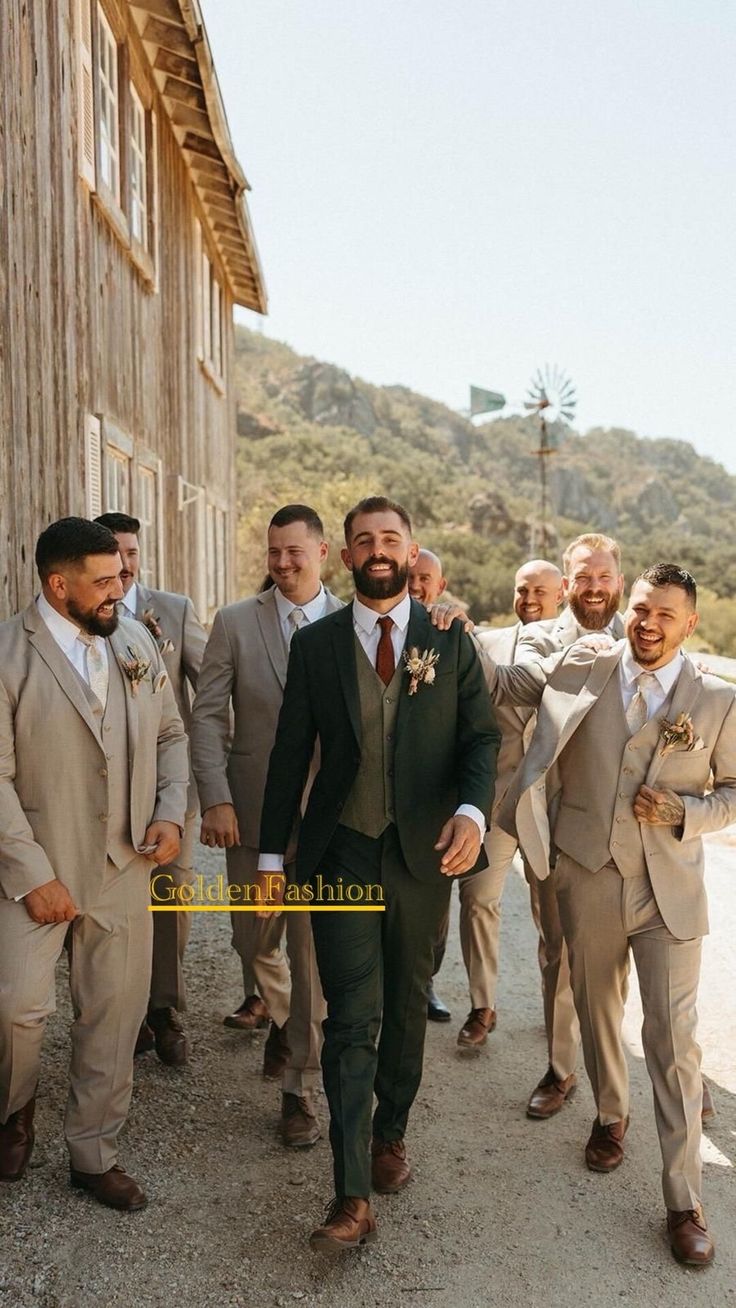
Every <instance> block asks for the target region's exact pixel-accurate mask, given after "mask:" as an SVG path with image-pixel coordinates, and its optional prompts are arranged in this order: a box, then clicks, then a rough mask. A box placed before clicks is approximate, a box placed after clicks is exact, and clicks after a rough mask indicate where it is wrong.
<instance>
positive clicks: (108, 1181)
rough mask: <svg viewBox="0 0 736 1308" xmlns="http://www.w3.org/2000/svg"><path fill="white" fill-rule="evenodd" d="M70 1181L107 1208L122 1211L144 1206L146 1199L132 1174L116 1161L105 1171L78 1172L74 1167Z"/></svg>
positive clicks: (126, 1211) (130, 1210)
mask: <svg viewBox="0 0 736 1308" xmlns="http://www.w3.org/2000/svg"><path fill="white" fill-rule="evenodd" d="M70 1178H71V1183H72V1185H73V1186H76V1188H77V1190H87V1191H89V1193H90V1194H91V1195H93V1196H94V1198H95V1199H98V1200H99V1202H100V1203H101V1204H107V1207H108V1208H118V1209H120V1211H121V1212H124V1213H134V1212H137V1210H138V1209H139V1208H145V1206H146V1204H147V1203H148V1200H147V1198H146V1195H145V1192H144V1191H143V1190H142V1189H141V1187H140V1186H139V1184H138V1182H137V1181H134V1180H133V1177H132V1176H128V1173H127V1172H125V1171H123V1169H122V1167H119V1166H118V1164H117V1163H114V1164H113V1166H112V1167H111V1168H110V1169H109V1171H107V1172H99V1173H97V1172H78V1171H77V1170H76V1169H75V1168H74V1167H72V1169H71V1171H70Z"/></svg>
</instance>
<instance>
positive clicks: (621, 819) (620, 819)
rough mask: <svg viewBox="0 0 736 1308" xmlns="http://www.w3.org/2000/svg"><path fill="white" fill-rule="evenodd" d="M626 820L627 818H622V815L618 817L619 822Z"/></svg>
mask: <svg viewBox="0 0 736 1308" xmlns="http://www.w3.org/2000/svg"><path fill="white" fill-rule="evenodd" d="M625 820H626V819H625V818H622V817H617V818H616V821H617V822H624V821H625Z"/></svg>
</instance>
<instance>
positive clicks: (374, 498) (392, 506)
mask: <svg viewBox="0 0 736 1308" xmlns="http://www.w3.org/2000/svg"><path fill="white" fill-rule="evenodd" d="M359 513H395V514H396V515H397V516H398V517H399V518H401V521H402V522H403V524H404V526H405V527H406V529H407V531H408V532H409V535H410V536H411V518H410V517H409V514H408V513H407V511H406V509H405V508H404V506H403V504H399V502H398V500H390V499H388V498H387V497H386V496H385V495H368V496H367V497H366V499H364V500H360V501H359V503H358V504H356V505H355V506H354V507H353V508H352V509H351V510H350V512H349V513H348V514H347V516H346V518H345V523H344V529H345V540H346V541H348V542H349V541H350V528H351V527H352V525H353V518H356V517H357V516H358V514H359Z"/></svg>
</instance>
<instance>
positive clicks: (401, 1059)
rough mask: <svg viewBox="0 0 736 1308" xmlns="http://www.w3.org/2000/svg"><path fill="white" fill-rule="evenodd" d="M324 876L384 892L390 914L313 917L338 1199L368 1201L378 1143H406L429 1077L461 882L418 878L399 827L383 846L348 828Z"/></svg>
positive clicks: (327, 859)
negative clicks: (452, 907)
mask: <svg viewBox="0 0 736 1308" xmlns="http://www.w3.org/2000/svg"><path fill="white" fill-rule="evenodd" d="M320 872H321V874H322V879H323V882H325V883H332V884H339V883H338V882H337V878H338V877H340V878H342V885H343V888H344V887H345V886H347V885H376V884H380V885H381V886H382V888H383V894H384V902H385V905H386V908H385V912H383V913H380V912H371V913H313V914H312V931H313V933H314V943H315V949H316V954H317V966H318V967H319V973H320V977H321V980H322V989H323V991H324V996H325V1000H326V1001H327V1018H326V1020H325V1022H324V1023H323V1030H324V1037H325V1038H324V1045H323V1048H322V1072H323V1078H324V1086H325V1093H326V1095H327V1101H328V1103H329V1107H330V1144H331V1146H332V1155H333V1161H334V1173H335V1193H336V1195H338V1196H340V1197H343V1196H344V1195H353V1196H356V1197H362V1198H367V1197H368V1195H369V1194H370V1189H371V1168H370V1142H371V1136H374V1137H375V1138H376V1139H378V1140H400V1139H401V1138H402V1137H403V1135H404V1132H405V1131H406V1124H407V1120H408V1117H409V1109H410V1108H411V1105H412V1103H413V1102H414V1098H415V1096H416V1093H417V1090H418V1089H419V1084H420V1081H421V1079H422V1061H423V1057H424V1035H425V1029H426V1025H427V986H428V984H429V980H430V976H431V973H432V963H433V956H434V944H435V941H436V939H437V933H438V928H439V924H440V922H441V920H442V917H443V914H444V913H445V912H446V911H447V905H448V902H449V898H450V890H451V887H452V880H451V878H450V877H447V878H445V877H439V876H438V877H437V881H436V882H423V881H417V880H416V879H415V878H414V877H412V875H411V874H410V872H409V871H408V869H407V867H406V864H405V862H404V859H403V856H402V853H401V848H400V845H399V840H398V835H397V832H396V828H395V827H393V826H390V827H388V828H387V830H386V831H385V832H384V833H383V835H382V836H381V837H379V839H378V840H371V839H370V838H369V837H367V836H363V835H361V834H360V833H359V832H357V831H352V830H351V829H350V828H348V827H342V826H339V827H338V828H337V830H336V832H335V835H334V836H333V838H332V841H331V842H330V845H329V847H328V849H327V852H326V854H325V856H324V859H323V860H322V865H321V867H320ZM379 1030H380V1039H379ZM374 1091H375V1096H376V1100H377V1104H376V1108H375V1112H373V1094H374ZM371 1117H372V1119H373V1120H372V1122H371Z"/></svg>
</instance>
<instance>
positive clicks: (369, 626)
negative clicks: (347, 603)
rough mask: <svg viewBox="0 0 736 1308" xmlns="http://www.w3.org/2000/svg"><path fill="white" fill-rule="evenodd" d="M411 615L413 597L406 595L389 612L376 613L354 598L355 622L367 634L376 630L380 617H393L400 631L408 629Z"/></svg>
mask: <svg viewBox="0 0 736 1308" xmlns="http://www.w3.org/2000/svg"><path fill="white" fill-rule="evenodd" d="M410 617H411V599H410V597H409V595H408V594H407V595H405V596H404V598H403V599H402V600H399V603H398V604H397V605H396V607H395V608H393V609H389V611H388V613H376V610H375V609H369V608H368V606H367V605H366V604H363V603H361V601H360V600H359V599H358V598H357V596H356V598H355V599H354V600H353V622H355V623H357V625H358V626H359V627H362V628H363V631H364V632H365V633H366V635H368V636H369V635H370V634H371V632H372V631H373V630H374V628H375V626H376V623H377V622H378V619H379V618H393V621H394V624H395V626H397V627H398V628H399V631H406V628H407V627H408V626H409V618H410Z"/></svg>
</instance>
